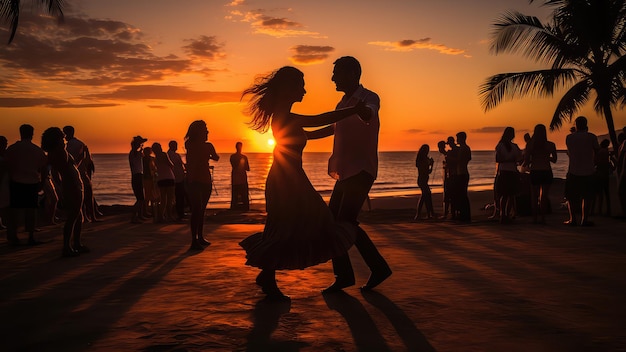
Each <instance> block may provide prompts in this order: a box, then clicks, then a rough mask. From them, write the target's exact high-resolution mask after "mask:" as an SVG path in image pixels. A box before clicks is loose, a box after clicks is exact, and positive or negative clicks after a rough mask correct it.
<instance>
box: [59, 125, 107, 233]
mask: <svg viewBox="0 0 626 352" xmlns="http://www.w3.org/2000/svg"><path fill="white" fill-rule="evenodd" d="M63 133H65V140H66V141H67V145H66V149H67V152H68V153H69V154H70V155H71V156H72V158H74V162H75V163H76V167H77V168H78V171H79V172H80V179H81V181H83V187H84V192H85V200H84V202H85V205H84V206H85V212H84V214H85V218H86V220H89V221H94V222H95V221H99V220H98V219H97V218H96V204H95V199H94V197H93V185H92V183H91V173H92V172H93V163H92V160H91V154H90V153H89V151H88V149H87V145H85V143H83V141H81V140H80V139H78V138H76V137H75V136H74V133H75V132H74V126H65V127H63Z"/></svg>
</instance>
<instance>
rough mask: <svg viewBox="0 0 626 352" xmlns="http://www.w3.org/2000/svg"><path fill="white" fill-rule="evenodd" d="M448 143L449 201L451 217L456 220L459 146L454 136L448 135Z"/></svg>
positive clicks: (457, 211) (457, 210)
mask: <svg viewBox="0 0 626 352" xmlns="http://www.w3.org/2000/svg"><path fill="white" fill-rule="evenodd" d="M446 144H447V145H448V146H449V147H450V150H448V151H446V167H447V168H448V201H449V202H450V217H451V218H452V220H456V219H457V218H458V215H459V182H458V181H459V178H458V172H459V167H458V161H459V146H458V145H457V144H456V142H455V141H454V137H452V136H450V137H448V139H447V141H446Z"/></svg>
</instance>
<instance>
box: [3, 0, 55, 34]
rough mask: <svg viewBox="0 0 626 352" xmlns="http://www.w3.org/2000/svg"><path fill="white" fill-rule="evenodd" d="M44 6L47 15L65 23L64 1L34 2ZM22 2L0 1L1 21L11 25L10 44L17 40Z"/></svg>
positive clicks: (16, 0) (40, 0)
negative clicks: (16, 34)
mask: <svg viewBox="0 0 626 352" xmlns="http://www.w3.org/2000/svg"><path fill="white" fill-rule="evenodd" d="M33 2H35V3H37V2H38V3H39V4H40V5H42V6H44V8H45V11H46V13H48V14H50V15H52V16H55V17H57V18H58V19H59V21H63V3H64V0H33ZM20 3H21V1H20V0H0V19H1V20H3V21H5V22H8V23H9V27H10V29H9V31H10V36H9V44H11V42H12V41H13V39H14V38H15V33H16V32H17V27H18V23H19V18H20Z"/></svg>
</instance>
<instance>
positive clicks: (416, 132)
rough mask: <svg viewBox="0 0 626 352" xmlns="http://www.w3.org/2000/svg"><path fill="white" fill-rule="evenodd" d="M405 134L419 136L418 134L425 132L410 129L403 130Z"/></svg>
mask: <svg viewBox="0 0 626 352" xmlns="http://www.w3.org/2000/svg"><path fill="white" fill-rule="evenodd" d="M405 132H406V133H408V134H420V133H424V132H426V131H425V130H420V129H418V128H410V129H408V130H405ZM429 133H430V132H429Z"/></svg>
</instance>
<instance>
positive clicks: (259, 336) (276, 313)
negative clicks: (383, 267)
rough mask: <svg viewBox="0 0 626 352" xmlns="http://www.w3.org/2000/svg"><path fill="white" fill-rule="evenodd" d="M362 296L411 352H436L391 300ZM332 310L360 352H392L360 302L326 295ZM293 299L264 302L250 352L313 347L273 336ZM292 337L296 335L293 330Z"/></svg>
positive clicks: (368, 293)
mask: <svg viewBox="0 0 626 352" xmlns="http://www.w3.org/2000/svg"><path fill="white" fill-rule="evenodd" d="M361 295H362V296H363V298H364V299H365V301H367V303H369V304H371V305H372V306H374V307H375V308H377V309H378V310H379V311H381V312H382V313H383V314H384V315H385V317H386V318H387V319H388V320H389V322H390V323H391V325H392V326H393V328H394V330H395V331H396V333H397V334H398V337H399V338H400V339H401V340H402V344H403V345H404V346H405V348H406V350H407V351H420V352H432V351H435V349H434V348H433V346H432V345H431V344H430V343H429V342H428V340H427V339H426V337H425V336H424V334H423V333H422V332H421V331H419V329H417V327H416V326H415V324H414V323H413V321H412V320H411V319H410V318H409V317H408V316H407V315H406V313H404V311H403V310H402V309H400V308H399V307H398V306H397V305H396V304H395V303H393V302H392V301H391V300H390V299H389V298H387V297H386V296H384V295H383V294H381V293H378V292H376V291H361ZM323 296H324V300H325V301H326V305H327V306H328V308H330V309H332V310H335V311H337V312H338V313H339V314H341V316H342V317H343V318H344V319H345V321H346V323H347V324H348V327H349V329H350V333H351V335H352V339H353V342H354V346H355V347H356V349H357V350H358V351H377V352H384V351H392V350H394V348H393V347H390V346H389V345H388V343H387V341H386V340H385V338H384V337H383V335H382V334H381V332H380V330H379V329H378V327H377V326H376V322H375V321H374V319H373V317H372V316H371V315H370V314H369V313H368V311H367V310H366V309H365V306H364V305H363V304H362V303H361V301H359V299H357V298H355V297H353V296H351V295H349V294H348V293H345V292H343V291H340V292H335V293H332V294H323ZM290 309H291V302H290V301H289V300H283V301H276V300H271V299H268V298H265V299H262V300H260V301H259V302H257V304H256V305H255V307H254V311H253V313H252V320H253V328H252V330H251V331H250V333H249V334H248V336H247V343H246V346H247V348H246V350H247V351H249V352H250V351H293V352H296V351H300V349H302V348H305V347H310V344H309V343H307V342H302V341H293V340H284V339H283V340H281V339H272V337H271V336H272V334H273V333H274V331H275V330H276V329H277V328H278V326H279V320H280V317H281V316H282V315H284V314H287V313H289V311H290ZM291 333H292V334H295V332H293V331H291Z"/></svg>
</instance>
